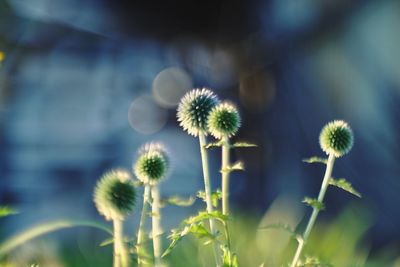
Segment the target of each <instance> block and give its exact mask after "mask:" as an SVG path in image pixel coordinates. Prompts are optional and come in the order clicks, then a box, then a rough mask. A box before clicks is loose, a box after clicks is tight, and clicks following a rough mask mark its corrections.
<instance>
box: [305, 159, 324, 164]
mask: <svg viewBox="0 0 400 267" xmlns="http://www.w3.org/2000/svg"><path fill="white" fill-rule="evenodd" d="M327 161H328V160H327V159H326V158H320V157H311V158H308V159H303V162H307V163H323V164H326V163H327Z"/></svg>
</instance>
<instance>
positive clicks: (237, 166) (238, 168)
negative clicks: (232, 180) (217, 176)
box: [221, 161, 244, 173]
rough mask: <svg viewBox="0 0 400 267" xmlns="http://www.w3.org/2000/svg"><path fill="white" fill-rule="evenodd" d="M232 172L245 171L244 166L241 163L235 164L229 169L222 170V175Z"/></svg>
mask: <svg viewBox="0 0 400 267" xmlns="http://www.w3.org/2000/svg"><path fill="white" fill-rule="evenodd" d="M232 171H244V164H243V162H241V161H238V162H236V163H234V164H233V165H231V166H229V167H228V168H224V169H221V173H223V172H232Z"/></svg>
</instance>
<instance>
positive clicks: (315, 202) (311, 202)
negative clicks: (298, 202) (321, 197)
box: [302, 197, 325, 210]
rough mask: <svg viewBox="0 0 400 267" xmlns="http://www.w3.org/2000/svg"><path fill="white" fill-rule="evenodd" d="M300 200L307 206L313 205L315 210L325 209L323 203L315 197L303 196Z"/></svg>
mask: <svg viewBox="0 0 400 267" xmlns="http://www.w3.org/2000/svg"><path fill="white" fill-rule="evenodd" d="M302 202H303V203H305V204H306V205H308V206H311V207H313V208H314V209H317V210H324V209H325V205H324V203H322V202H320V201H318V199H316V198H309V197H305V198H304V199H303V201H302Z"/></svg>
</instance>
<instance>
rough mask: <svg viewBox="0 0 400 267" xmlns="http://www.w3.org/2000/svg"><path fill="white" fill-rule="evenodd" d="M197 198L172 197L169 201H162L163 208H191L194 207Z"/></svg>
mask: <svg viewBox="0 0 400 267" xmlns="http://www.w3.org/2000/svg"><path fill="white" fill-rule="evenodd" d="M194 201H195V198H194V197H192V196H190V197H189V198H187V199H183V198H180V197H179V196H171V197H169V198H167V199H163V200H161V207H164V206H166V205H175V206H179V207H189V206H191V205H193V203H194Z"/></svg>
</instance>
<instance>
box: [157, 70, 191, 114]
mask: <svg viewBox="0 0 400 267" xmlns="http://www.w3.org/2000/svg"><path fill="white" fill-rule="evenodd" d="M192 87H193V82H192V78H191V77H190V76H189V74H188V73H187V72H186V71H184V70H183V69H181V68H176V67H171V68H167V69H164V70H162V71H161V72H159V73H158V74H157V76H156V77H155V78H154V81H153V89H152V91H153V96H154V99H155V101H156V102H157V103H158V104H159V105H160V106H162V107H165V108H173V107H175V106H177V105H178V103H179V100H180V99H181V98H182V96H183V95H184V94H185V93H186V92H187V91H189V90H190V89H191V88H192Z"/></svg>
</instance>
